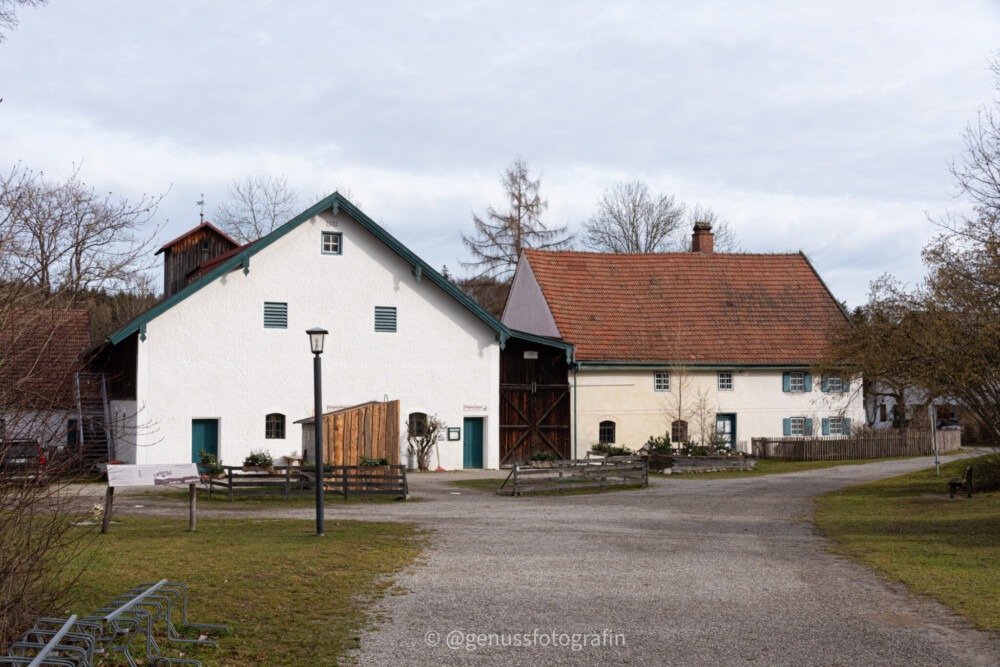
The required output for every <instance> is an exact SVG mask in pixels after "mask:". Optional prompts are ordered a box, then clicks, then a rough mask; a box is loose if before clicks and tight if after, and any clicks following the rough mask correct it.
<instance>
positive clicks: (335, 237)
mask: <svg viewBox="0 0 1000 667" xmlns="http://www.w3.org/2000/svg"><path fill="white" fill-rule="evenodd" d="M343 240H344V238H343V234H341V233H340V232H323V245H322V249H323V254H324V255H340V254H342V251H343V247H344V245H343Z"/></svg>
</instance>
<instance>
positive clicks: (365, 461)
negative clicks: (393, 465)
mask: <svg viewBox="0 0 1000 667" xmlns="http://www.w3.org/2000/svg"><path fill="white" fill-rule="evenodd" d="M358 465H359V466H363V467H366V468H372V467H375V466H387V465H389V459H387V458H381V459H370V458H368V457H367V456H362V457H361V460H360V461H358Z"/></svg>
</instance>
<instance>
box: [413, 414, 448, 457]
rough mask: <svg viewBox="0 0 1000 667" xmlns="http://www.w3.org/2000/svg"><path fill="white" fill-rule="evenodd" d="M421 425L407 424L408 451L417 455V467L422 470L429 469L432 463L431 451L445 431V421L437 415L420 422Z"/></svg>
mask: <svg viewBox="0 0 1000 667" xmlns="http://www.w3.org/2000/svg"><path fill="white" fill-rule="evenodd" d="M419 424H420V426H419V427H416V428H414V424H412V423H410V422H408V423H407V424H406V442H407V446H406V452H407V454H411V455H413V456H416V457H417V467H418V468H419V469H420V470H429V469H430V465H431V452H432V451H434V445H435V444H437V439H438V436H439V435H440V434H442V433H444V429H445V426H446V425H445V423H444V421H442V419H441V418H440V417H438V416H437V415H432V416H430V417H428V418H427V421H426V422H419Z"/></svg>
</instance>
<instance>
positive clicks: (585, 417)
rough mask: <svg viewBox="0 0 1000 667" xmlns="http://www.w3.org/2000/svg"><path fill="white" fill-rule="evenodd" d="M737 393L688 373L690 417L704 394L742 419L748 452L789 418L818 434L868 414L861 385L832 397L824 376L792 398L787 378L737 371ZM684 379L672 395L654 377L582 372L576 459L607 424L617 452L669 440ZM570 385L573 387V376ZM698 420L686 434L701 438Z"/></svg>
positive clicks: (676, 378)
mask: <svg viewBox="0 0 1000 667" xmlns="http://www.w3.org/2000/svg"><path fill="white" fill-rule="evenodd" d="M732 373H733V390H732V391H718V389H717V371H714V370H712V371H687V375H688V382H687V384H688V386H687V388H686V389H685V392H684V399H683V404H684V407H685V410H686V411H688V412H693V408H694V406H695V402H696V401H697V397H698V392H699V390H701V391H702V392H703V393H705V394H707V396H708V397H709V405H710V406H711V407H712V413H713V414H712V417H713V419H712V420H711V423H712V424H713V425H714V422H715V420H714V413H734V414H736V443H737V445H738V446H739V448H740V449H741V450H744V451H749V446H750V439H751V438H758V437H778V436H781V435H782V420H783V419H784V418H786V417H811V418H812V419H813V428H814V431H813V433H814V434H815V435H819V434H820V433H821V428H822V423H821V418H822V417H832V416H840V415H842V416H845V417H849V418H851V420H852V422H851V423H852V426H853V425H854V424H864V408H863V406H862V401H861V398H860V386H859V385H860V382H859V381H858V380H855V381H854V382H853V383H852V387H851V391H850V392H849V393H843V394H830V393H824V392H822V391H820V385H821V382H820V379H819V376H817V375H814V376H813V391H811V392H807V393H790V392H789V393H786V392H783V391H782V371H781V370H758V369H746V370H739V369H733V371H732ZM680 378H681V376H680V375H679V374H678V372H677V371H676V370H675V371H673V372H672V373H671V391H669V392H657V391H653V371H652V370H648V371H647V370H635V371H596V370H594V371H588V370H581V371H580V372H579V374H578V375H577V378H576V386H577V401H578V402H577V406H576V419H577V421H576V429H577V431H576V433H577V437H578V452H577V453H578V454H579V455H580V456H583V455H585V454H586V452H587V450H588V449H589V448H590V446H591V445H592V444H594V443H597V442H598V425H599V424H600V422H602V421H604V420H611V421H614V422H615V423H616V441H617V442H616V444H618V445H619V446H622V445H624V446H627V447H629V448H631V449H633V450H636V449H638V448H639V447H642V445H644V444H645V443H646V441H647V440H648V439H649V436H651V435H657V436H659V435H663V434H664V433H665V432H667V431H668V430H669V428H670V422H672V421H673V419H674V418H675V417H673V416H671V415H669V414H668V412H673V413H674V414H676V400H677V396H678V385H679V382H680ZM570 383H571V385H572V383H573V377H572V374H571V375H570ZM694 421H695V417H694V416H693V414H689V416H688V423H689V426H688V429H689V432H690V434H691V436H692V437H696V436H697V427H696V426H695V424H694Z"/></svg>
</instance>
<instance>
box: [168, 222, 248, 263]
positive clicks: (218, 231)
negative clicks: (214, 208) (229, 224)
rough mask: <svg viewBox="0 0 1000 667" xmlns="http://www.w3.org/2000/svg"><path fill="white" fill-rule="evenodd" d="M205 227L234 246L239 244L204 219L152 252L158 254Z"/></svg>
mask: <svg viewBox="0 0 1000 667" xmlns="http://www.w3.org/2000/svg"><path fill="white" fill-rule="evenodd" d="M205 229H210V230H212V231H213V232H215V233H216V234H218V235H219V236H221V237H222V238H224V239H225V240H227V241H229V242H230V243H232V244H233V245H234V246H236V247H239V245H240V244H239V243H237V242H236V241H234V240H233V238H232V237H231V236H229V234H226V233H225V232H224V231H222V230H221V229H219V228H218V227H216V226H215V225H213V224H212V223H211V222H209V221H208V220H205V221H204V222H202V223H201V224H200V225H198V226H197V227H194V228H192V229H189V230H187V231H186V232H184V233H183V234H181V235H180V236H178V237H177V238H175V239H174V240H172V241H170V242H168V243H164V244H163V247H162V248H160V249H159V250H157V251H156V252H155V253H153V254H154V255H159V254H160V253H161V252H163V251H164V250H166V249H167V248H169V247H170V246H172V245H175V244H177V243H180V242H181V241H183V240H184V239H186V238H187V237H189V236H191V235H192V234H194V233H196V232H200V231H202V230H205Z"/></svg>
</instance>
